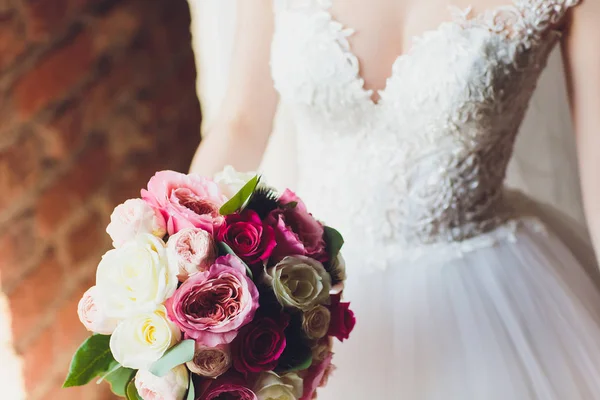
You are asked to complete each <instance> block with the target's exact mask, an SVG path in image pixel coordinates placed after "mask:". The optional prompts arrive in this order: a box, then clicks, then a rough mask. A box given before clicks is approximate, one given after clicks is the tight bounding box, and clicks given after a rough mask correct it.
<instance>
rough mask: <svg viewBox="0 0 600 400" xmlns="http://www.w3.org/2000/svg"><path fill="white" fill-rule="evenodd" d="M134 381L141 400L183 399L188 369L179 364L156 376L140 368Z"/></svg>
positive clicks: (186, 385)
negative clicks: (161, 375)
mask: <svg viewBox="0 0 600 400" xmlns="http://www.w3.org/2000/svg"><path fill="white" fill-rule="evenodd" d="M134 383H135V388H136V389H137V392H138V394H139V395H140V397H141V398H142V399H143V400H183V398H184V397H185V394H186V392H187V388H188V384H189V378H188V371H187V369H186V368H185V366H183V365H179V366H177V367H175V368H173V369H172V370H171V371H169V373H167V375H165V376H163V377H158V376H155V375H153V374H152V373H151V372H149V371H146V370H143V369H140V370H139V371H138V372H137V374H136V375H135V382H134Z"/></svg>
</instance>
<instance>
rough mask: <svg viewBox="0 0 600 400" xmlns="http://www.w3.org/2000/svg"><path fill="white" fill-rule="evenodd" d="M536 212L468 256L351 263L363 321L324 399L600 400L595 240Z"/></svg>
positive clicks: (352, 290)
mask: <svg viewBox="0 0 600 400" xmlns="http://www.w3.org/2000/svg"><path fill="white" fill-rule="evenodd" d="M536 214H537V218H536V219H529V218H525V219H524V220H523V221H522V222H521V223H519V225H518V227H517V228H516V230H515V231H514V233H513V234H511V235H506V234H502V235H500V234H498V232H491V233H489V234H486V235H488V236H494V235H496V236H497V237H499V238H495V240H493V241H491V242H490V243H492V242H493V244H491V245H489V246H472V249H471V250H469V251H465V252H462V253H461V254H460V255H457V252H455V251H454V250H453V249H452V246H453V245H445V246H438V247H435V248H432V249H428V250H427V251H424V252H423V254H422V255H421V256H417V257H415V258H414V259H413V260H411V261H410V262H407V261H406V259H404V258H399V259H398V263H397V265H393V266H389V267H388V268H387V269H385V270H382V271H381V272H377V273H371V274H367V275H365V274H361V273H355V272H357V271H353V266H359V265H360V262H355V261H359V260H347V264H348V276H349V278H348V281H347V286H346V290H345V298H346V299H347V300H349V301H351V303H352V308H353V309H354V311H355V313H356V316H357V320H358V324H357V326H356V329H355V331H354V332H353V334H352V336H351V338H350V339H349V340H347V341H346V342H344V343H343V344H341V345H336V346H335V347H334V351H335V358H334V363H335V365H336V366H337V370H336V371H335V372H334V373H333V375H332V376H331V377H330V379H329V383H328V385H327V387H325V388H321V389H320V391H319V399H321V400H323V399H325V400H333V399H336V400H337V399H357V400H366V399H406V400H531V399H535V400H538V399H539V400H594V399H600V292H599V290H598V288H599V287H600V286H599V285H598V282H599V280H598V276H597V268H596V263H595V257H594V254H593V251H592V248H591V246H590V245H589V243H588V241H587V239H586V238H587V235H586V234H585V233H582V232H580V231H578V230H577V229H573V226H572V224H570V222H569V221H567V220H565V219H564V217H562V216H561V215H559V214H558V213H557V212H555V211H552V210H548V209H547V208H543V207H538V208H537V210H536ZM540 221H541V222H542V224H543V227H544V229H540V224H539V223H538V222H540ZM502 229H506V228H499V229H498V231H501V230H502ZM472 240H475V241H480V240H481V238H475V239H472ZM464 244H465V243H463V245H464Z"/></svg>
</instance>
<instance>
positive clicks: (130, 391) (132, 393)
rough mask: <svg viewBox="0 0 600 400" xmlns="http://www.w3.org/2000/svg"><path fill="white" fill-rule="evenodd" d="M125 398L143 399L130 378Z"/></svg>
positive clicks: (128, 399)
mask: <svg viewBox="0 0 600 400" xmlns="http://www.w3.org/2000/svg"><path fill="white" fill-rule="evenodd" d="M125 398H126V399H127V400H143V399H142V397H141V396H140V395H139V393H138V391H137V388H136V387H135V380H134V379H132V380H130V381H129V383H128V384H127V389H126V390H125ZM194 400H195V399H194Z"/></svg>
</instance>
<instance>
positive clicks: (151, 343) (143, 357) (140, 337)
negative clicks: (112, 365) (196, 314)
mask: <svg viewBox="0 0 600 400" xmlns="http://www.w3.org/2000/svg"><path fill="white" fill-rule="evenodd" d="M180 338H181V332H180V331H179V329H178V328H177V326H176V325H175V324H174V323H172V322H171V321H170V320H169V319H168V317H167V310H166V309H165V307H164V306H160V307H159V308H158V309H157V310H156V311H154V312H150V313H145V314H140V315H137V316H135V317H131V318H128V319H126V320H124V321H123V322H121V323H120V324H119V325H118V326H117V329H115V331H114V332H113V334H112V336H111V337H110V351H111V352H112V355H113V357H114V358H115V360H117V361H118V362H119V363H120V364H121V365H122V366H124V367H127V368H133V369H148V368H149V367H150V366H151V365H152V363H153V362H155V361H156V360H158V359H159V358H161V357H162V356H163V354H165V352H166V351H167V350H168V349H170V348H171V347H172V346H173V345H174V344H175V343H177V342H178V341H179V339H180Z"/></svg>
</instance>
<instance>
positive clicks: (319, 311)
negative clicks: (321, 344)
mask: <svg viewBox="0 0 600 400" xmlns="http://www.w3.org/2000/svg"><path fill="white" fill-rule="evenodd" d="M330 321H331V313H330V312H329V310H328V309H327V308H325V307H323V306H316V307H314V308H311V309H310V310H308V311H306V312H305V313H304V314H302V329H303V330H304V332H305V333H306V336H307V337H308V338H309V339H321V338H322V337H323V336H325V335H326V334H327V331H328V330H329V322H330Z"/></svg>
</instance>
